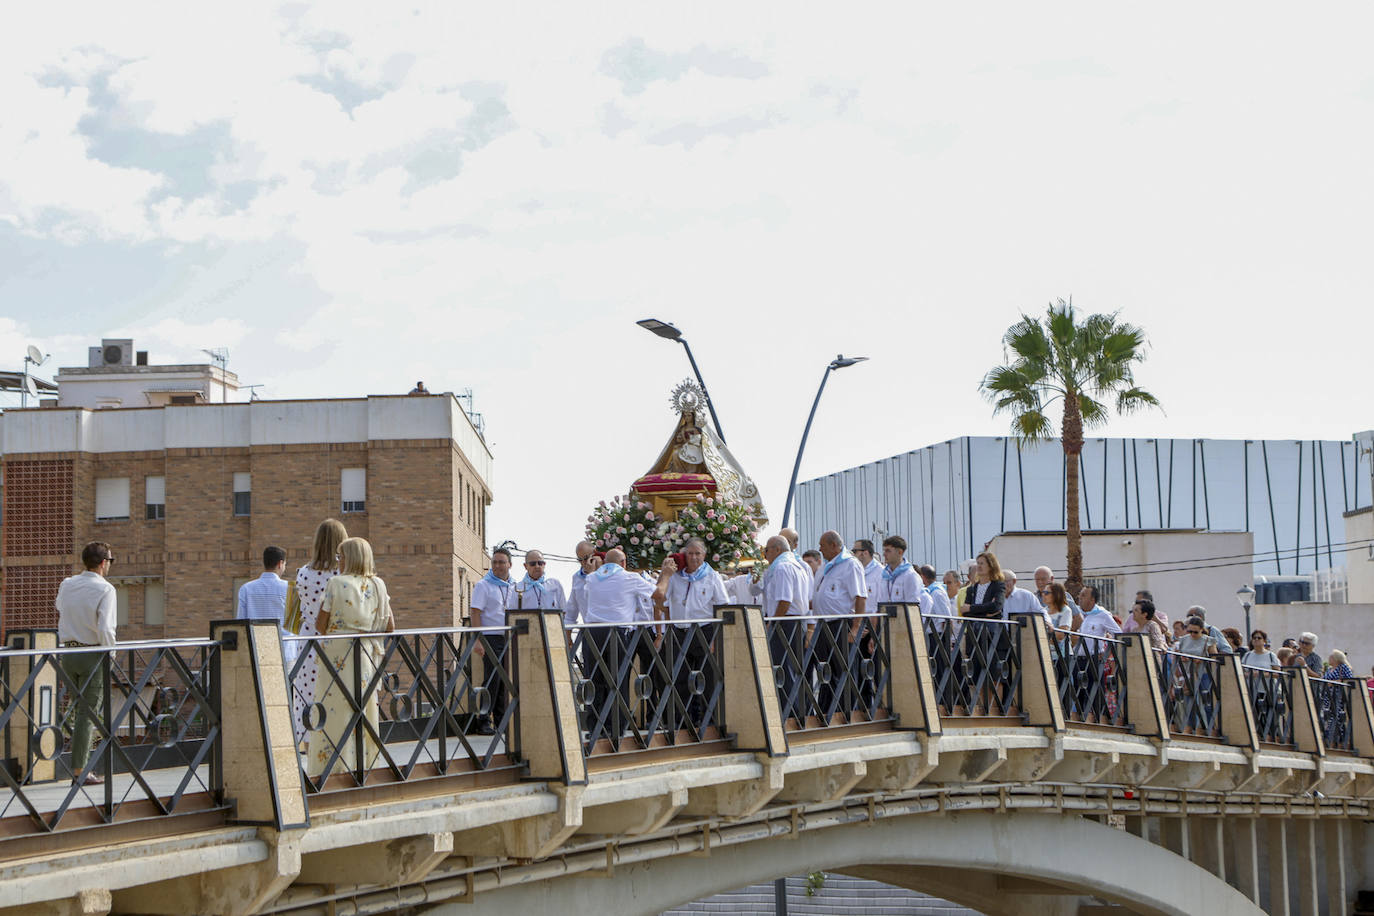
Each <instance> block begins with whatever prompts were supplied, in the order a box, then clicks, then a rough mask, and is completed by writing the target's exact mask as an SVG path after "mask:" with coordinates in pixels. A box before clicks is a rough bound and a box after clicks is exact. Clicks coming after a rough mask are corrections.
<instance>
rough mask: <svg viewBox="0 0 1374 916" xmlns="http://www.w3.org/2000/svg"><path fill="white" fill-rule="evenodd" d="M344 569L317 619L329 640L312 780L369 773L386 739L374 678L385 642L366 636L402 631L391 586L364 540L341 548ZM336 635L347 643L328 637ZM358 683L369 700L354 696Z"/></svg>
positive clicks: (319, 690)
mask: <svg viewBox="0 0 1374 916" xmlns="http://www.w3.org/2000/svg"><path fill="white" fill-rule="evenodd" d="M339 567H340V569H339V574H338V575H336V576H334V577H333V578H332V579H330V580H329V585H328V586H326V587H325V594H324V601H323V602H322V603H321V605H320V614H319V617H318V618H317V620H316V626H317V627H319V629H320V630H321V631H322V634H323V636H324V637H325V638H324V639H321V640H320V646H321V655H323V659H322V663H321V665H320V673H319V680H318V682H317V683H316V685H315V690H316V695H317V697H318V702H319V703H320V705H321V706H322V707H323V709H324V723H323V725H322V726H321V727H320V728H319V729H317V730H316V731H314V732H311V734H310V752H309V754H308V756H307V758H306V759H307V770H306V772H308V773H309V774H310V775H311V776H320V775H322V774H323V775H326V776H327V775H328V774H329V773H337V772H343V771H344V770H354V771H364V770H367V769H368V768H370V767H371V766H372V764H373V762H374V761H375V760H376V759H377V753H378V749H377V741H376V738H374V737H373V736H374V734H375V735H380V734H381V732H380V727H381V725H380V716H379V706H380V704H379V702H378V698H377V686H376V685H375V684H373V675H374V674H375V673H376V671H377V666H378V665H379V664H380V663H381V660H382V654H383V645H382V640H381V639H378V638H376V637H374V636H366V635H363V634H379V633H390V632H391V631H392V630H394V629H396V620H395V618H394V617H393V616H392V614H391V599H390V598H389V596H388V595H387V592H386V583H385V582H383V581H382V580H381V579H380V578H378V576H377V573H376V569H375V567H374V566H373V563H372V545H371V544H369V543H368V542H367V541H365V540H363V539H362V538H349V539H348V540H346V541H344V542H343V543H342V544H340V545H339ZM331 636H338V637H343V638H337V639H330V638H328V637H331ZM326 665H328V666H329V668H326V667H325V666H326ZM330 669H332V670H330ZM358 684H361V685H362V689H363V691H364V695H363V696H354V695H353V694H354V693H355V692H356V689H357V687H356V685H358ZM369 685H371V687H372V689H370V690H369V689H368V687H369ZM357 708H361V709H362V711H363V717H364V719H363V720H359V721H358V723H357V724H356V726H355V727H354V729H352V730H350V729H348V724H349V721H350V720H351V719H352V718H353V712H354V710H355V709H357ZM369 725H370V726H371V727H370V728H369V727H368V726H369ZM359 735H361V736H362V739H363V741H362V744H363V759H362V760H361V761H360V760H358V755H357V740H356V739H357V737H358V736H359ZM336 753H337V754H338V759H337V760H335V761H334V763H333V765H332V766H331V765H330V760H331V758H333V757H334V755H335V754H336Z"/></svg>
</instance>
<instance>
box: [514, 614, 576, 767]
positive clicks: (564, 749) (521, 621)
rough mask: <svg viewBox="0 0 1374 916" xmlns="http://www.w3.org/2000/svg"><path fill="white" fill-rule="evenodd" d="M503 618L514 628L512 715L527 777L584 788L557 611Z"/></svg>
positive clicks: (565, 645)
mask: <svg viewBox="0 0 1374 916" xmlns="http://www.w3.org/2000/svg"><path fill="white" fill-rule="evenodd" d="M508 619H509V620H510V623H511V624H512V626H514V627H515V642H514V646H515V652H514V654H515V681H516V697H517V705H516V714H517V716H518V719H519V728H520V753H521V755H522V756H523V757H524V760H525V764H526V765H527V766H528V767H529V773H528V775H529V777H530V778H531V779H549V780H555V781H557V782H560V783H562V784H563V785H565V786H567V785H586V782H587V760H586V757H585V755H584V754H583V749H582V738H581V732H580V731H579V729H578V725H577V705H576V703H575V701H574V700H573V692H572V668H571V667H570V665H569V663H568V640H567V636H566V634H565V632H564V630H563V615H562V612H560V611H523V610H522V611H511V612H510V613H509V615H508Z"/></svg>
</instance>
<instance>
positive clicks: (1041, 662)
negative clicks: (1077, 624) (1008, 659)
mask: <svg viewBox="0 0 1374 916" xmlns="http://www.w3.org/2000/svg"><path fill="white" fill-rule="evenodd" d="M1017 623H1018V624H1019V626H1017V628H1016V637H1015V638H1016V639H1017V640H1019V641H1020V655H1021V714H1022V715H1024V716H1025V717H1026V724H1027V725H1034V726H1037V727H1040V728H1048V729H1051V730H1053V731H1056V732H1062V731H1063V730H1064V710H1063V707H1062V706H1061V705H1060V703H1059V682H1058V681H1057V680H1056V679H1055V676H1054V658H1053V657H1052V656H1051V655H1050V640H1049V622H1048V621H1047V620H1045V617H1044V615H1042V614H1018V615H1017Z"/></svg>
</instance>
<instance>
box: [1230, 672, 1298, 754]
mask: <svg viewBox="0 0 1374 916" xmlns="http://www.w3.org/2000/svg"><path fill="white" fill-rule="evenodd" d="M1241 671H1243V672H1244V673H1245V692H1246V693H1247V694H1249V696H1250V704H1251V706H1253V707H1254V710H1255V731H1256V732H1258V733H1259V740H1260V741H1262V742H1264V743H1265V744H1277V745H1282V746H1283V747H1290V746H1292V744H1293V677H1294V669H1292V668H1288V669H1283V668H1280V669H1278V670H1274V669H1271V668H1251V667H1249V666H1242V667H1241ZM1298 673H1301V672H1298ZM1304 676H1305V675H1304Z"/></svg>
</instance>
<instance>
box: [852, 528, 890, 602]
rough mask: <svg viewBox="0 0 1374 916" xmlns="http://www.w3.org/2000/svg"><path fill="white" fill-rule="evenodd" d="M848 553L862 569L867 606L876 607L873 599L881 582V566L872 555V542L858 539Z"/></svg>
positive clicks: (866, 539)
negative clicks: (866, 593) (866, 587)
mask: <svg viewBox="0 0 1374 916" xmlns="http://www.w3.org/2000/svg"><path fill="white" fill-rule="evenodd" d="M850 552H851V553H853V554H854V559H856V560H858V561H859V565H860V566H862V567H863V569H864V583H865V584H866V585H867V586H868V606H869V607H870V608H873V607H876V606H877V605H876V603H875V602H874V600H873V597H874V595H876V594H877V593H878V583H879V582H880V581H882V575H883V564H881V563H879V562H878V560H877V558H876V557H874V555H873V553H874V551H873V542H872V541H870V540H868V538H859V539H858V540H857V541H855V542H854V546H853V547H852V548H850Z"/></svg>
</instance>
